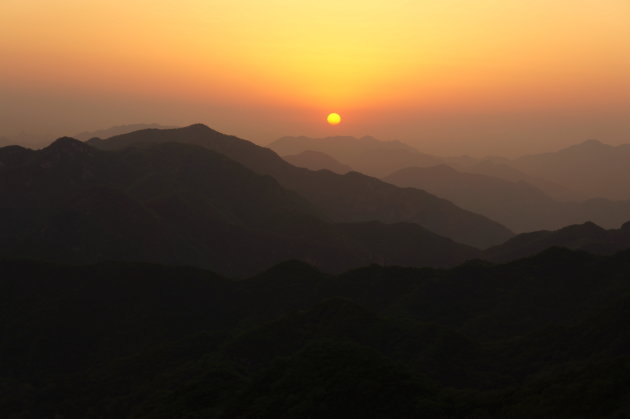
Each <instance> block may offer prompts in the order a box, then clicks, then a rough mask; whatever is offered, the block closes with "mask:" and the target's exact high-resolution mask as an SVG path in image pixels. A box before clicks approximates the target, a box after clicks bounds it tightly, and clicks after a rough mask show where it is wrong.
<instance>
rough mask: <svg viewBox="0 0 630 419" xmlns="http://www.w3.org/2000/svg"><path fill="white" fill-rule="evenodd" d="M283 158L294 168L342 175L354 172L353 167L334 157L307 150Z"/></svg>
mask: <svg viewBox="0 0 630 419" xmlns="http://www.w3.org/2000/svg"><path fill="white" fill-rule="evenodd" d="M282 158H283V159H284V160H286V161H288V162H289V163H291V164H292V165H293V166H296V167H303V168H305V169H309V170H330V171H331V172H335V173H339V174H340V175H343V174H346V173H348V172H352V171H353V170H354V169H353V168H352V167H350V166H347V165H345V164H342V163H339V162H338V161H337V160H335V159H334V158H333V157H331V156H329V155H328V154H326V153H322V152H320V151H312V150H307V151H303V152H301V153H298V154H290V155H287V156H282Z"/></svg>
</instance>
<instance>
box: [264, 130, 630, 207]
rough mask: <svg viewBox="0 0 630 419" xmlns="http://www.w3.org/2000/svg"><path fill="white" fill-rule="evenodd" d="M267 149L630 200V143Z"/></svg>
mask: <svg viewBox="0 0 630 419" xmlns="http://www.w3.org/2000/svg"><path fill="white" fill-rule="evenodd" d="M269 147H270V148H271V149H273V150H275V151H276V152H278V153H279V154H280V155H286V154H296V153H300V152H303V151H307V150H313V151H320V152H323V153H326V154H328V155H330V156H331V157H333V158H335V159H336V160H338V161H339V162H340V163H342V164H347V165H349V166H351V167H353V168H354V169H355V170H357V171H359V172H361V173H365V174H368V175H371V176H376V177H385V176H388V175H390V174H392V173H394V172H395V171H398V170H401V169H405V168H407V167H430V166H437V165H440V164H446V165H448V166H451V167H453V168H455V169H457V170H460V171H462V172H467V173H474V174H482V175H487V176H493V177H497V178H501V179H504V180H510V181H524V182H526V183H529V184H530V185H532V186H534V187H536V188H538V189H540V190H541V191H543V192H544V193H545V194H547V195H549V196H550V197H551V198H554V199H555V200H558V201H577V200H586V199H591V198H605V199H610V200H630V144H626V145H619V146H611V145H607V144H604V143H601V142H599V141H597V140H588V141H585V142H583V143H581V144H577V145H574V146H571V147H567V148H564V149H561V150H558V151H555V152H550V153H543V154H535V155H527V156H523V157H519V158H516V159H507V158H503V157H487V158H481V159H478V158H472V157H468V156H463V157H440V156H433V155H429V154H425V153H422V152H421V151H419V150H417V149H415V148H413V147H411V146H409V145H407V144H404V143H401V142H398V141H380V140H377V139H375V138H373V137H363V138H354V137H330V138H321V139H317V138H308V137H283V138H280V139H278V140H277V141H275V142H273V143H271V144H270V145H269Z"/></svg>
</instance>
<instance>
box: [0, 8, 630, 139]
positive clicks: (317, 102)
mask: <svg viewBox="0 0 630 419" xmlns="http://www.w3.org/2000/svg"><path fill="white" fill-rule="evenodd" d="M629 21H630V3H629V2H628V1H627V0H554V1H548V0H547V1H543V0H528V1H525V0H522V1H521V0H475V1H470V0H424V1H407V0H388V1H374V0H373V1H370V0H361V1H357V0H348V1H343V2H339V1H332V0H317V1H310V0H309V1H299V2H297V1H294V0H268V1H265V2H261V1H254V0H241V1H234V0H231V1H227V0H214V1H207V0H178V1H171V0H164V1H158V2H156V1H149V0H126V1H122V0H107V1H105V0H91V1H89V2H86V1H84V0H63V1H61V0H3V1H2V2H0V34H1V36H0V57H2V58H1V61H2V65H0V89H2V90H0V91H4V92H5V99H4V100H5V101H7V103H4V102H2V100H3V99H1V98H0V105H2V106H8V102H9V100H10V99H14V100H18V101H20V103H22V102H23V103H24V104H25V105H24V106H25V107H27V105H28V101H27V100H26V99H24V98H25V97H26V96H28V97H30V98H32V99H31V100H33V101H36V100H37V95H38V92H48V93H47V94H48V96H47V97H48V99H46V98H42V99H41V100H40V101H39V102H38V103H39V104H40V106H42V109H43V106H44V105H43V104H44V103H46V101H47V100H48V101H51V102H53V101H54V99H51V98H58V97H60V96H63V94H66V95H71V96H72V97H73V98H75V99H73V100H75V102H76V100H79V99H77V98H83V97H91V98H98V97H107V98H110V99H111V100H114V99H112V98H125V99H129V100H135V101H139V102H142V101H143V100H146V101H150V100H151V99H152V98H156V97H158V98H160V99H161V100H164V101H168V100H172V101H176V102H177V103H186V104H187V105H186V106H189V107H194V106H195V104H211V105H212V106H214V107H221V106H229V107H232V109H235V108H238V107H239V106H240V107H242V108H246V109H250V110H251V111H248V112H249V113H248V114H247V115H251V119H247V121H244V122H242V124H244V126H245V127H246V128H243V130H244V131H243V132H245V133H249V132H255V129H254V127H255V126H256V125H257V124H260V122H261V121H269V120H270V119H272V120H273V116H270V113H269V111H268V109H271V108H277V109H299V110H300V111H299V112H298V111H295V112H294V114H293V115H292V116H291V117H292V118H293V119H292V122H291V124H292V125H291V124H289V127H288V128H291V129H294V130H300V129H303V130H304V131H308V129H309V128H312V126H311V125H309V123H303V122H302V121H305V120H307V119H308V118H310V117H307V116H306V115H305V113H308V112H312V115H321V113H326V112H330V111H332V110H334V109H339V110H341V111H343V113H348V112H354V113H355V115H354V117H353V120H354V121H358V122H357V123H361V121H364V122H366V121H368V120H371V118H368V117H367V115H368V113H369V112H372V113H374V112H377V113H378V112H380V114H382V115H384V121H390V122H391V121H394V120H396V121H399V120H400V119H401V118H402V119H404V120H405V121H408V122H409V121H411V120H413V119H414V115H415V114H416V113H417V112H421V113H423V114H424V115H434V114H436V113H437V114H440V115H442V116H444V115H447V114H457V113H462V112H463V113H468V114H470V113H485V114H492V113H496V114H497V115H499V114H501V113H505V112H506V111H510V112H543V111H546V110H558V109H561V110H562V111H563V112H568V111H570V110H571V109H576V110H580V111H584V109H585V108H588V107H589V106H592V107H595V106H597V107H598V109H600V110H601V109H605V110H610V112H612V113H616V112H618V111H620V109H622V108H623V109H628V104H629V103H630V100H629V98H630V81H629V76H628V74H630V25H628V22H629ZM60 91H62V92H65V93H63V94H62V93H60ZM86 100H87V99H86ZM94 100H96V99H94ZM112 106H113V105H112ZM256 109H267V111H265V112H263V111H260V112H261V113H260V115H259V116H258V117H257V116H256ZM12 112H17V111H15V110H13V111H12ZM23 112H24V111H23ZM42 112H43V111H42ZM111 112H112V118H111V119H112V120H113V119H115V118H114V116H115V115H116V113H115V111H114V110H112V111H111ZM161 112H162V113H160V112H157V111H156V112H155V113H154V115H156V117H159V116H162V115H163V114H165V113H166V112H167V111H166V109H162V111H161ZM300 112H301V114H300ZM362 112H363V113H362ZM388 112H389V113H388ZM106 113H107V112H106ZM148 114H149V115H150V113H148ZM145 115H147V114H141V113H140V114H138V117H141V116H145ZM262 115H264V116H262ZM309 115H310V114H309ZM362 115H363V118H362ZM20 117H21V114H20V115H18V114H17V113H16V114H15V115H12V117H11V120H20ZM257 118H258V119H257ZM285 118H286V112H285ZM23 119H25V118H23ZM154 119H156V118H154ZM175 119H176V118H175ZM315 119H316V118H315V117H313V120H315ZM102 120H103V121H106V120H107V119H106V118H105V119H102ZM279 120H281V119H279ZM95 122H96V120H95ZM95 122H94V123H95ZM122 122H130V121H122ZM175 122H177V121H175ZM0 123H2V124H5V125H6V124H10V121H9V118H8V117H7V119H6V120H0ZM274 123H275V122H274ZM316 123H321V122H320V121H316ZM228 126H229V127H231V125H229V124H228ZM412 126H413V124H411V122H409V127H412ZM348 127H349V128H351V125H348ZM355 128H359V126H355ZM360 128H362V129H365V130H367V129H374V130H376V131H378V130H379V127H376V126H371V125H369V124H368V123H367V122H366V123H365V124H364V125H363V126H361V127H360ZM507 128H509V127H507ZM507 128H506V129H507ZM280 131H282V130H280V129H279V130H278V134H280V135H282V132H280ZM381 131H382V132H383V133H385V135H387V133H388V131H387V130H385V129H382V130H381ZM626 132H628V131H626ZM272 133H273V134H272ZM291 133H292V132H286V134H291ZM303 133H306V134H309V132H303ZM365 133H366V132H359V133H356V134H357V135H359V134H365ZM391 133H392V134H391V136H400V135H401V134H400V133H398V132H395V131H392V132H391ZM1 134H2V132H0V135H1ZM274 134H275V131H273V130H269V134H268V135H274ZM254 136H255V135H254ZM437 136H438V137H439V135H437ZM629 140H630V138H629Z"/></svg>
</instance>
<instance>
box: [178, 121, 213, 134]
mask: <svg viewBox="0 0 630 419" xmlns="http://www.w3.org/2000/svg"><path fill="white" fill-rule="evenodd" d="M181 129H183V130H186V131H197V132H207V131H214V130H213V129H212V128H210V127H209V126H207V125H204V124H201V123H198V124H192V125H188V126H187V127H184V128H181Z"/></svg>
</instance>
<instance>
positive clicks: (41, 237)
mask: <svg viewBox="0 0 630 419" xmlns="http://www.w3.org/2000/svg"><path fill="white" fill-rule="evenodd" d="M0 195H2V196H3V202H2V205H0V254H1V255H3V256H11V257H28V258H38V259H45V260H56V261H64V262H71V263H89V262H94V261H101V260H112V259H114V260H137V261H147V262H160V263H165V264H185V265H193V266H201V267H206V268H212V269H213V270H216V271H218V272H222V273H227V274H230V275H242V274H251V273H252V272H256V271H259V270H261V269H264V268H266V267H269V266H271V265H273V264H275V263H278V262H281V261H283V260H287V259H300V260H303V261H307V262H309V263H312V264H314V265H317V266H319V267H320V268H322V269H325V270H330V271H340V270H344V269H349V268H351V267H358V266H362V265H366V264H370V263H378V262H381V263H394V262H396V263H401V264H405V265H412V266H450V265H453V264H457V263H461V262H463V261H465V260H468V259H471V258H475V257H478V255H479V252H478V251H477V250H476V249H474V248H471V247H468V246H465V245H460V244H458V243H455V242H453V241H451V240H449V239H445V238H443V237H440V236H438V235H436V234H434V233H431V232H430V231H427V230H425V229H424V228H422V227H420V226H417V225H407V226H397V225H384V224H382V223H359V224H357V225H353V226H348V225H341V226H337V225H335V224H333V223H331V222H329V221H328V220H327V217H326V216H325V215H324V214H322V213H321V211H320V210H319V209H317V208H316V207H314V206H313V205H312V204H311V203H310V202H308V201H306V200H305V199H304V198H302V197H301V196H299V195H298V194H296V193H294V192H291V191H288V190H286V189H285V188H283V187H282V186H280V185H279V184H278V183H277V182H276V181H275V180H274V179H273V178H271V177H270V176H263V175H259V174H257V173H254V172H252V171H251V170H249V169H247V168H245V167H243V166H241V165H240V164H238V163H236V162H234V161H232V160H230V159H229V158H227V157H225V156H223V155H221V154H218V153H215V152H212V151H210V150H207V149H205V148H202V147H199V146H195V145H190V144H181V143H179V144H178V143H157V144H152V145H147V146H145V147H141V148H137V147H135V148H128V149H125V150H121V151H114V152H111V151H102V150H98V149H96V148H93V147H91V146H89V145H87V144H85V143H82V142H79V141H77V140H74V139H70V138H62V139H59V140H57V141H55V142H54V143H53V144H51V145H50V146H49V147H47V148H45V149H43V150H41V151H32V150H28V149H24V148H21V147H18V146H12V147H5V148H2V149H0ZM372 230H378V231H379V232H380V233H379V234H375V233H373V232H372ZM408 246H409V247H408Z"/></svg>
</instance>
